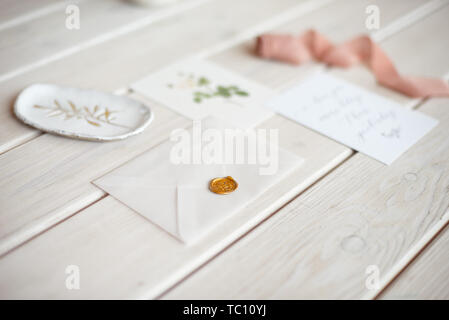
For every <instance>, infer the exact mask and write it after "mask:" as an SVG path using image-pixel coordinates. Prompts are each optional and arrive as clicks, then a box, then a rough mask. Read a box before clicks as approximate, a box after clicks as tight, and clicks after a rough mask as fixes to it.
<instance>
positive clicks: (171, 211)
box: [93, 118, 304, 243]
mask: <svg viewBox="0 0 449 320" xmlns="http://www.w3.org/2000/svg"><path fill="white" fill-rule="evenodd" d="M215 122H216V120H215V119H210V118H208V119H206V120H204V121H202V123H203V128H211V127H212V128H218V127H219V128H223V127H222V126H219V125H218V126H216V125H215ZM175 143H177V142H174V141H173V142H172V141H170V140H167V141H165V142H163V143H162V144H160V145H158V146H156V147H155V148H153V149H151V150H149V151H147V152H145V153H144V154H142V155H140V156H139V157H137V158H135V159H133V160H131V161H129V162H127V163H125V164H124V165H122V166H121V167H118V168H117V169H114V170H113V171H111V172H109V173H107V174H106V175H104V176H102V177H101V178H99V179H97V180H95V181H94V182H93V183H94V184H95V185H96V186H98V187H99V188H101V189H103V190H104V191H106V192H107V193H109V194H110V195H111V196H113V197H114V198H116V199H117V200H119V201H121V202H122V203H124V204H125V205H127V206H128V207H130V208H131V209H133V210H134V211H136V212H138V213H139V214H141V215H142V216H144V217H146V218H147V219H149V220H150V221H152V222H153V223H154V224H156V225H158V226H159V227H161V228H162V229H164V230H165V231H167V232H169V233H170V234H172V235H173V236H175V237H176V238H178V239H179V240H181V241H183V242H186V243H191V242H193V241H196V240H198V239H200V238H201V237H202V236H204V235H205V234H206V233H208V232H209V231H211V230H212V229H213V228H214V227H216V226H217V225H219V224H220V223H221V222H222V221H224V220H225V219H227V218H229V217H230V216H232V215H233V214H235V213H237V212H238V211H239V210H241V209H242V208H244V207H245V206H246V205H248V204H250V203H251V202H252V201H254V200H255V199H257V198H258V197H260V196H261V195H262V194H263V193H264V192H265V191H267V190H268V189H269V188H270V187H272V186H273V185H275V184H277V183H278V182H280V181H281V180H282V179H283V178H285V177H286V176H287V175H288V174H290V173H291V172H292V171H293V170H295V169H297V168H298V167H299V166H300V165H301V164H302V163H303V161H304V160H303V159H302V158H301V157H298V156H296V155H294V154H292V153H290V152H288V151H286V150H283V149H281V148H279V153H278V154H276V158H277V167H276V168H277V170H273V172H272V173H273V174H270V175H261V174H260V172H261V171H260V168H261V167H266V166H265V165H264V164H261V163H260V162H258V163H256V164H248V163H243V164H204V163H200V164H175V163H173V161H171V160H170V154H171V152H172V151H173V150H174V149H173V147H174V145H175ZM226 176H231V177H233V178H234V179H235V180H236V181H237V183H238V188H237V190H236V191H234V192H233V193H230V194H227V195H219V194H215V193H213V192H211V191H210V190H209V182H210V180H211V179H213V178H216V177H226Z"/></svg>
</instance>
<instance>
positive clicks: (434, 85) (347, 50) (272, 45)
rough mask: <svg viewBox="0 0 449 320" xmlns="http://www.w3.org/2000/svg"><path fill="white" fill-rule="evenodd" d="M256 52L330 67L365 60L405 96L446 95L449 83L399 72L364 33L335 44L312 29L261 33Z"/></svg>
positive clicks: (383, 80) (381, 79) (385, 83)
mask: <svg viewBox="0 0 449 320" xmlns="http://www.w3.org/2000/svg"><path fill="white" fill-rule="evenodd" d="M256 54H257V55H258V56H260V57H262V58H266V59H274V60H279V61H283V62H287V63H291V64H301V63H304V62H306V61H309V60H311V59H315V60H318V61H322V62H324V63H326V64H328V65H330V66H337V67H342V68H348V67H351V66H353V65H355V64H359V63H365V64H366V65H367V66H368V67H369V68H370V69H371V71H372V72H373V73H374V76H375V77H376V80H377V82H378V83H379V84H381V85H383V86H385V87H388V88H390V89H393V90H396V91H398V92H401V93H402V94H405V95H407V96H410V97H413V98H423V97H437V96H439V97H448V96H449V85H448V84H447V83H446V82H445V81H444V80H443V79H438V78H423V77H410V76H402V75H400V74H399V72H398V71H397V70H396V68H395V67H394V65H393V63H392V62H391V60H390V59H389V58H388V56H387V55H386V54H385V52H383V51H382V49H381V48H380V47H379V46H378V45H377V44H376V43H374V42H373V40H371V38H370V37H369V36H367V35H362V36H359V37H356V38H354V39H352V40H350V41H348V42H346V43H343V44H342V45H339V46H336V45H333V44H332V43H331V42H330V41H329V40H328V39H326V38H325V37H324V36H323V35H321V34H319V33H318V32H316V31H315V30H308V31H306V32H305V33H304V34H302V35H300V36H292V35H283V34H264V35H261V36H259V37H258V38H257V44H256Z"/></svg>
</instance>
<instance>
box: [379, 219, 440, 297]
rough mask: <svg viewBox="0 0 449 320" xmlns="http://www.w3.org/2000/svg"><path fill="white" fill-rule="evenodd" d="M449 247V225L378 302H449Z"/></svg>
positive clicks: (387, 289)
mask: <svg viewBox="0 0 449 320" xmlns="http://www.w3.org/2000/svg"><path fill="white" fill-rule="evenodd" d="M448 247H449V226H446V227H445V228H444V229H443V230H442V231H441V232H440V233H439V234H438V236H437V237H436V238H435V239H433V240H432V242H431V243H430V244H429V245H428V247H426V248H425V249H424V250H423V252H421V253H420V254H419V255H418V256H417V257H416V259H415V260H414V261H413V262H412V263H411V264H410V265H408V266H407V268H406V269H405V270H404V271H402V272H401V273H400V274H399V276H398V277H397V278H396V279H395V280H394V281H393V283H391V284H390V285H389V286H388V287H387V288H386V289H385V290H384V291H383V292H382V293H381V295H380V296H379V297H378V299H382V300H387V299H388V300H391V299H432V300H436V299H438V300H443V299H444V300H447V299H449V265H448V263H447V262H448V261H449V250H447V248H448Z"/></svg>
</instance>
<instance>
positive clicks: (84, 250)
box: [0, 2, 406, 297]
mask: <svg viewBox="0 0 449 320" xmlns="http://www.w3.org/2000/svg"><path fill="white" fill-rule="evenodd" d="M354 3H356V2H354ZM403 9H404V10H405V9H406V8H403ZM320 11H321V12H323V16H324V17H329V18H332V17H333V18H332V19H336V20H337V21H336V20H332V22H331V23H329V22H328V20H326V19H319V16H316V15H315V16H314V17H313V18H315V19H316V20H315V21H320V22H321V21H322V22H323V23H325V25H326V26H328V27H329V28H330V29H329V30H326V29H325V31H329V32H331V30H332V28H333V25H335V24H338V19H340V22H341V21H346V22H347V21H348V19H347V16H344V15H343V16H336V15H334V14H330V13H331V12H332V13H333V12H335V7H334V6H333V5H330V6H328V7H326V8H323V9H322V10H320ZM346 12H347V14H348V16H351V15H352V12H351V10H348V11H346ZM301 21H302V19H301ZM305 23H308V22H307V21H306V22H305ZM292 27H295V29H292V30H289V31H290V32H291V31H293V30H296V27H298V28H299V27H302V28H304V27H305V25H303V26H301V25H297V24H294V25H292ZM326 28H327V27H326ZM354 30H355V26H354ZM248 44H249V43H247V44H246V45H245V46H243V48H242V47H241V46H240V47H239V48H240V49H241V50H242V49H243V53H247V51H245V48H247V46H248ZM237 51H238V50H237ZM235 52H236V51H235V49H230V50H229V53H228V54H230V56H231V57H232V59H229V60H227V59H225V56H226V55H227V53H223V54H222V55H218V56H217V61H219V62H220V63H222V64H223V65H224V66H225V67H227V66H228V65H231V64H233V65H234V67H237V69H238V70H237V71H239V72H240V73H242V74H244V75H246V76H248V77H251V78H252V79H253V80H256V81H257V80H261V82H263V83H265V84H267V85H270V86H271V87H272V88H276V87H278V86H280V84H282V83H284V82H285V81H291V80H292V79H293V78H294V77H295V76H294V75H292V74H291V73H290V72H287V73H286V72H285V71H286V68H285V66H284V65H282V64H278V63H272V62H267V61H262V63H263V70H264V73H263V74H265V73H267V74H270V75H271V76H270V77H269V79H268V78H264V77H263V76H262V75H261V73H260V72H258V71H255V70H254V68H251V67H250V68H238V66H244V65H246V64H245V63H243V62H244V61H245V60H246V59H247V55H245V54H242V53H240V54H235ZM235 59H237V62H236V63H235V61H236V60H235ZM242 59H243V60H242ZM214 60H215V58H214ZM254 60H257V59H254ZM253 66H254V65H253ZM294 69H295V73H297V74H296V77H297V78H301V77H302V76H303V72H305V73H307V72H309V71H310V68H307V67H306V68H294ZM275 78H276V79H275ZM264 79H265V80H264ZM267 125H270V126H273V127H275V128H280V129H281V132H284V133H281V144H282V145H283V146H284V147H286V148H287V149H289V150H291V151H293V152H297V153H298V154H299V155H301V156H302V157H305V158H306V162H305V164H304V166H303V167H301V168H300V169H299V170H298V172H297V173H295V175H292V177H290V178H289V181H287V182H285V183H283V184H282V185H279V186H278V187H276V190H273V192H270V193H269V194H267V196H266V197H263V199H262V200H261V201H260V202H257V203H256V204H255V205H254V207H251V208H248V209H247V210H244V211H243V212H241V213H239V214H238V215H236V216H235V217H234V218H232V219H230V220H229V221H227V222H226V223H225V224H224V225H223V226H222V227H220V229H219V230H217V232H214V233H213V234H211V235H210V236H208V237H207V238H206V239H204V241H201V243H199V244H198V245H195V246H184V245H181V244H180V243H178V242H175V241H174V240H173V239H172V238H170V237H169V236H167V235H166V234H165V233H164V232H162V231H161V230H159V229H157V228H155V227H153V226H152V225H151V224H148V223H146V224H145V226H143V225H142V221H141V220H140V217H139V216H138V215H135V216H136V217H135V218H134V214H132V212H131V211H129V210H128V209H126V208H125V207H124V206H122V205H120V204H119V203H117V202H116V201H115V200H113V199H111V198H109V197H107V198H105V199H103V200H101V201H99V202H97V203H96V204H94V205H93V206H91V207H89V208H88V209H86V210H85V211H82V212H81V213H80V214H77V215H76V216H75V217H73V218H71V219H69V220H67V221H65V222H64V223H63V224H61V225H58V226H57V227H55V228H53V229H51V230H49V231H48V232H46V233H44V234H42V235H41V236H39V237H38V238H36V239H34V240H33V241H31V242H28V243H26V244H25V245H23V246H21V247H20V248H17V249H16V250H13V251H12V252H10V253H9V254H8V255H6V256H5V257H3V258H2V259H1V260H0V270H1V272H0V275H2V276H0V277H1V281H0V283H2V286H3V287H5V288H7V290H5V291H7V293H6V294H5V296H6V295H8V296H11V297H20V296H21V297H25V296H46V297H50V296H51V297H65V296H69V295H70V296H71V297H75V296H76V297H106V296H108V297H155V296H157V295H158V294H160V293H161V292H162V291H163V290H166V289H167V288H169V287H170V286H171V285H173V284H175V283H176V282H177V281H179V280H180V279H182V278H183V277H184V276H186V275H188V274H189V272H191V271H192V270H193V269H194V268H196V267H198V266H199V265H201V264H202V263H204V262H205V261H207V260H208V259H210V258H211V257H213V255H214V254H216V253H218V252H219V251H220V250H222V249H223V248H224V247H226V245H228V244H229V243H230V242H232V241H233V240H235V239H237V238H238V237H239V236H241V235H242V234H244V233H245V232H246V231H247V230H249V228H251V226H254V225H256V224H257V223H258V222H259V221H260V219H262V218H263V217H264V216H266V215H267V214H270V213H271V212H273V211H270V212H264V210H263V209H266V208H267V207H269V206H270V203H272V202H273V201H275V200H276V199H278V198H279V197H280V196H281V195H284V197H285V194H286V193H287V190H290V193H287V194H289V197H292V194H296V193H298V192H300V191H302V190H304V189H305V188H306V187H307V186H310V185H311V184H312V183H313V182H314V181H316V180H317V179H319V178H320V177H322V176H323V175H324V174H326V173H327V172H328V171H329V170H331V169H332V168H334V167H335V166H336V165H337V164H338V163H340V162H341V161H342V160H343V159H344V158H345V157H347V156H348V155H349V154H350V151H349V149H347V148H345V147H343V146H341V145H339V144H337V143H334V142H331V141H330V140H329V139H327V138H325V137H322V136H321V135H318V134H316V133H314V132H311V131H310V130H308V129H305V128H303V127H302V126H299V125H297V124H294V123H293V122H291V121H288V120H286V119H283V118H281V117H274V118H273V119H271V120H270V121H269V122H268V123H267ZM37 140H38V139H37ZM34 142H35V141H33V142H32V143H34ZM9 153H11V152H9ZM9 153H7V154H9ZM43 196H45V195H43V194H41V197H43ZM287 198H288V197H286V198H284V201H286V200H287ZM111 211H114V212H117V214H118V215H117V217H115V218H114V217H111V215H110V214H109V213H110V212H111ZM101 217H104V218H101ZM102 219H111V220H109V221H110V222H111V224H109V226H110V227H111V229H110V230H107V231H106V232H104V231H102V230H104V229H103V228H104V225H103V223H102V222H101V221H102ZM129 219H135V220H133V221H132V222H127V221H129ZM128 224H129V226H130V230H135V231H132V232H131V231H130V232H126V231H125V234H129V235H130V238H129V240H127V239H124V238H123V237H121V238H120V240H117V241H120V243H121V245H119V246H118V247H117V245H115V244H112V243H111V244H109V243H108V242H109V240H108V239H111V235H114V234H123V232H124V231H123V226H124V225H128ZM71 230H73V231H71ZM79 230H84V231H85V232H81V233H80V232H79ZM138 230H145V231H142V232H139V231H138ZM72 233H73V237H65V238H62V237H61V235H62V234H65V235H67V234H72ZM93 234H95V237H101V239H99V240H98V241H95V242H94V241H90V240H88V239H87V238H86V237H91V236H89V235H93ZM134 235H136V236H134ZM112 238H116V237H114V236H112ZM66 240H69V241H66ZM128 241H129V242H128ZM47 243H53V244H57V245H56V247H55V245H52V246H48V245H47ZM85 243H89V245H88V246H85V245H84V244H85ZM59 245H61V246H63V247H64V248H65V252H66V253H67V254H68V255H72V254H73V256H72V257H73V259H72V258H68V256H67V255H66V254H60V253H61V250H62V249H61V247H59ZM109 246H111V247H114V248H115V249H114V250H113V251H112V250H110V249H108V248H109ZM39 248H41V249H39ZM68 248H70V249H68ZM36 250H37V251H36ZM47 250H50V251H47ZM52 250H55V251H52ZM122 250H123V252H126V253H125V254H123V253H120V252H121V251H122ZM32 252H34V253H35V252H39V253H38V255H36V256H35V255H34V253H32ZM130 252H134V253H136V254H135V255H134V254H132V256H128V253H130ZM98 253H101V254H103V253H105V256H102V257H101V258H99V259H95V261H94V262H93V263H89V259H92V256H97V255H98ZM38 256H51V257H54V258H53V260H52V263H51V264H48V263H47V262H46V261H41V262H40V263H39V267H38V268H36V270H35V271H33V270H30V269H29V268H28V267H27V266H26V264H24V263H23V261H25V260H27V261H38V260H39V259H37V257H38ZM124 256H126V257H127V258H126V268H131V269H128V271H127V272H126V273H124V272H122V271H123V269H122V268H124V267H125V266H124V264H123V263H122V262H123V257H124ZM69 260H72V261H78V262H77V263H82V264H83V265H86V264H87V265H88V268H87V269H86V270H85V271H83V272H87V274H88V278H89V279H96V277H97V276H98V277H99V282H96V280H95V281H93V282H92V283H91V280H89V281H88V282H89V283H91V284H92V285H90V284H88V283H87V284H86V285H87V286H88V287H87V288H86V287H84V289H83V290H82V292H81V291H80V292H68V291H67V290H65V287H61V286H63V282H60V281H63V280H62V279H61V278H58V279H57V280H55V281H56V282H49V281H47V280H48V277H51V278H53V277H54V275H55V274H58V272H59V271H58V270H59V269H60V268H65V266H66V265H67V263H68V261H69ZM104 263H107V268H106V269H107V270H108V272H107V275H105V277H104V278H103V277H102V276H101V275H100V274H98V273H99V272H104V270H105V264H104ZM20 265H22V266H23V267H21V268H20V270H19V269H17V268H15V267H14V266H20ZM83 269H84V267H83ZM152 270H154V272H151V271H152ZM55 271H57V272H56V273H55ZM58 277H59V276H58ZM112 278H114V279H116V280H115V281H114V284H115V285H114V290H108V288H111V287H110V286H112V285H113V284H112V283H111V282H110V279H112ZM20 279H23V281H22V280H20ZM45 279H47V280H45ZM36 288H40V291H38V290H36Z"/></svg>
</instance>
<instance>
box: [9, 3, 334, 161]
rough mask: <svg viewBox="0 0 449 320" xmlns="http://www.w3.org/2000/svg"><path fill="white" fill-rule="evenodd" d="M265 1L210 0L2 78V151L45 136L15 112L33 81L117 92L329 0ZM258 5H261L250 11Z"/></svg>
mask: <svg viewBox="0 0 449 320" xmlns="http://www.w3.org/2000/svg"><path fill="white" fill-rule="evenodd" d="M261 1H263V2H261ZM261 1H259V0H247V1H239V0H229V1H227V2H223V1H212V2H208V3H206V4H204V5H203V6H200V7H197V8H194V9H192V10H190V11H189V14H188V15H181V16H176V17H172V18H167V19H165V20H164V21H160V22H157V23H154V24H152V25H151V26H150V27H146V28H143V29H140V30H137V31H135V32H132V33H129V34H128V35H127V36H126V37H119V38H117V39H113V40H110V41H107V42H105V43H103V44H101V45H98V46H95V47H92V48H88V49H85V50H83V51H80V52H78V53H77V54H74V55H72V56H69V57H66V58H65V59H63V60H58V61H55V62H53V63H51V64H48V65H45V66H42V67H41V68H37V69H35V70H33V71H30V72H27V73H26V74H24V75H22V76H17V77H14V78H13V79H11V80H9V81H7V82H3V83H0V106H1V108H0V123H1V124H2V126H1V128H0V153H2V152H5V151H7V150H9V149H11V148H13V147H14V146H17V145H20V144H22V143H24V142H26V141H29V140H30V139H33V138H35V137H36V136H38V135H39V132H38V131H36V130H33V129H31V128H30V127H28V126H25V125H23V124H22V123H20V122H19V121H18V120H17V119H16V118H15V117H14V116H13V113H12V105H13V102H14V99H15V97H16V96H17V94H18V93H19V92H20V90H22V89H23V88H24V87H26V86H27V85H30V84H32V83H36V82H49V83H52V82H54V83H58V84H61V85H71V86H76V87H87V88H89V87H93V88H96V89H99V90H105V91H114V90H117V89H121V88H123V87H126V86H127V85H128V84H129V83H131V82H133V81H136V80H137V79H139V78H141V77H143V76H145V75H147V74H148V73H150V72H152V71H154V70H155V69H157V68H160V67H161V66H163V65H166V64H168V63H171V62H174V61H175V60H177V59H181V58H183V57H185V56H187V55H191V54H193V53H196V52H199V51H201V50H204V49H205V48H208V47H212V46H215V45H218V44H221V43H223V42H226V43H228V44H229V43H230V41H231V40H232V39H235V38H239V36H240V34H241V30H246V29H248V28H251V27H254V26H257V25H260V26H261V27H260V29H261V30H264V29H263V26H265V25H268V27H269V26H270V22H271V21H272V20H273V19H275V20H276V19H279V18H278V17H279V16H280V17H281V18H285V19H288V18H291V17H295V16H300V15H301V14H304V13H306V12H308V11H310V10H313V9H314V8H317V7H319V6H320V5H322V3H325V2H327V1H328V0H320V1H313V2H312V1H310V0H303V1H300V2H298V1H297V0H279V1H268V0H261ZM258 6H260V9H259V10H257V11H256V12H253V13H252V14H251V15H248V12H251V10H252V8H254V7H258ZM277 21H278V20H277ZM281 21H282V19H281ZM180 26H182V27H180ZM204 30H207V32H204ZM258 30H259V29H258ZM259 32H261V31H260V30H259ZM161 35H163V36H161ZM245 35H246V36H249V37H252V36H254V34H252V35H251V34H249V35H248V34H245ZM173 39H176V44H175V43H174V42H173ZM192 39H194V41H192ZM240 41H241V40H240ZM231 43H232V42H231ZM130 48H131V49H130ZM180 48H182V50H180Z"/></svg>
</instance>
